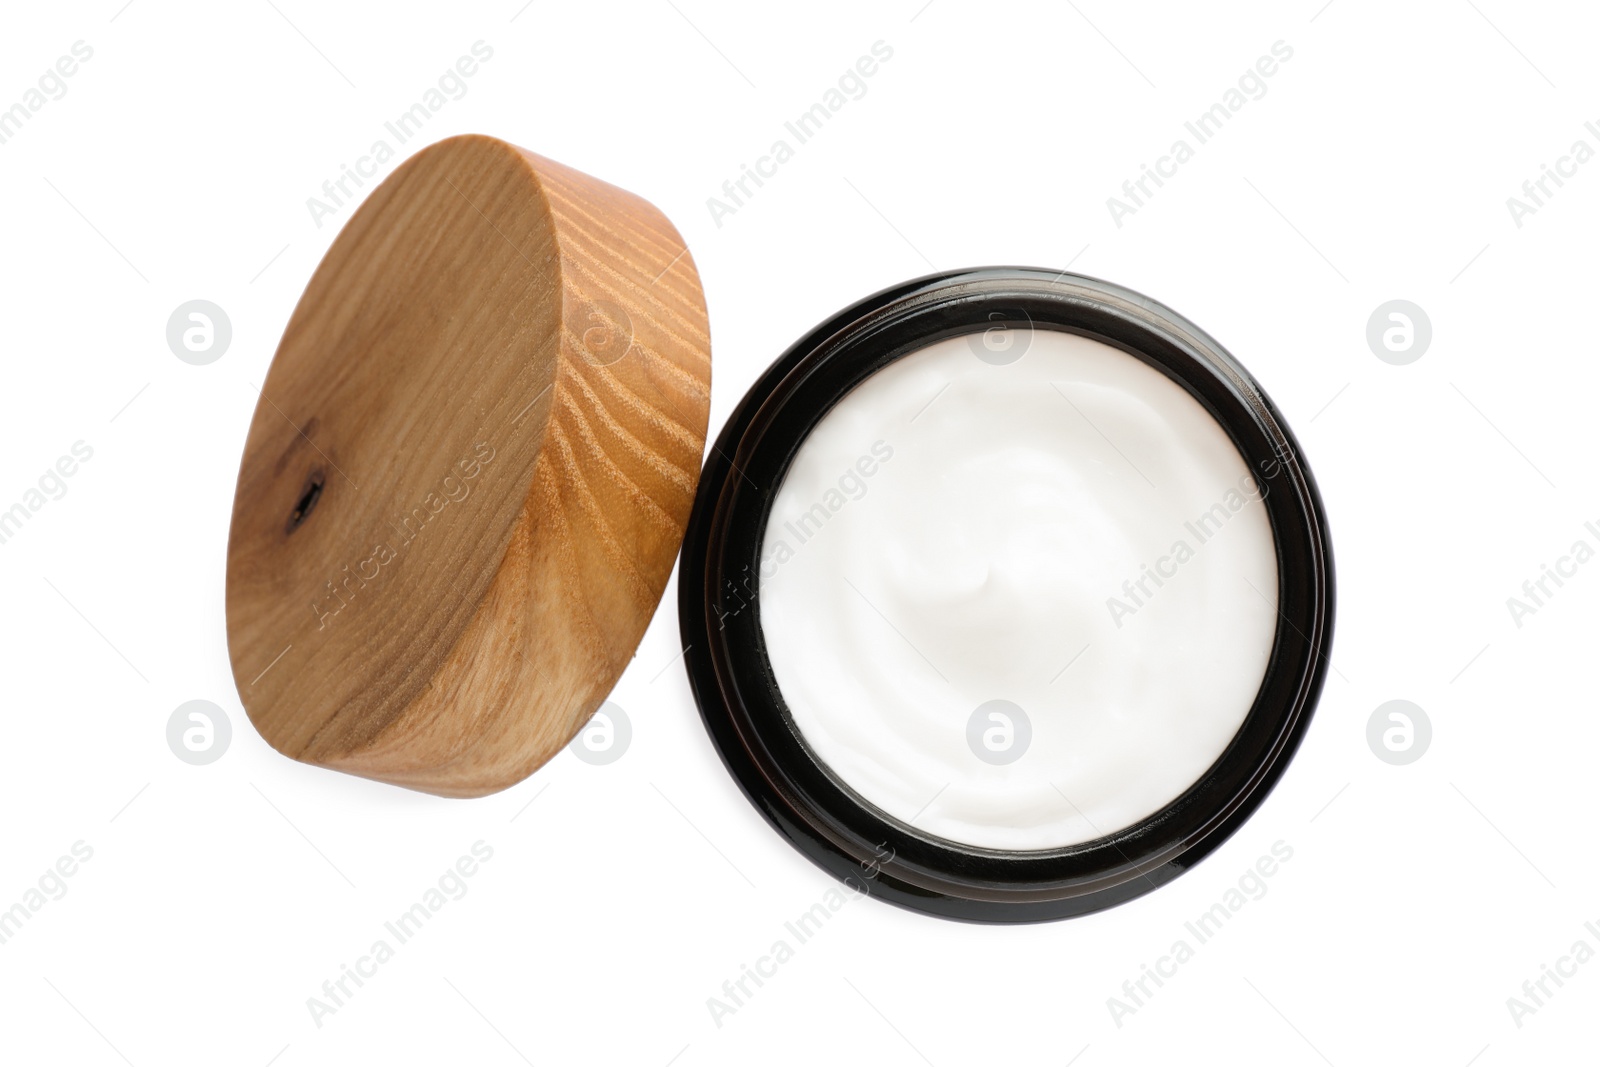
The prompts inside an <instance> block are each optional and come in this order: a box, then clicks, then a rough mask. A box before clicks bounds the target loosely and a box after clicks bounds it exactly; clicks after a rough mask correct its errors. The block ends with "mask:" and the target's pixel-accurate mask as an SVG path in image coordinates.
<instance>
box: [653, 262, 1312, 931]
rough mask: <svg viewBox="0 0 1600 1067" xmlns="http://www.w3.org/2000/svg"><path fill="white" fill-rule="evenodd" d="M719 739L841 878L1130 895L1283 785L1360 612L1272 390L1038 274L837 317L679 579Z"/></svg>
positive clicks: (1031, 902)
mask: <svg viewBox="0 0 1600 1067" xmlns="http://www.w3.org/2000/svg"><path fill="white" fill-rule="evenodd" d="M679 617H680V624H681V627H682V632H683V640H684V643H685V645H686V646H687V647H688V651H687V653H686V655H685V662H686V665H687V668H688V672H689V677H690V682H691V686H692V688H693V690H694V693H695V698H696V701H697V703H698V705H699V707H700V711H701V714H702V717H703V719H704V721H705V724H706V727H707V729H708V731H709V733H710V735H711V738H712V740H713V742H714V743H715V745H716V747H717V748H718V751H719V752H720V754H721V756H722V759H723V760H724V762H725V763H726V765H727V766H728V768H729V770H730V771H731V772H732V774H733V775H734V777H735V779H736V780H737V781H738V782H739V784H740V786H741V787H742V788H743V789H744V791H745V793H746V794H747V795H748V796H749V797H750V799H751V801H752V802H753V803H754V804H755V806H756V807H757V809H758V810H760V811H761V812H762V814H763V815H765V816H766V817H767V819H768V820H769V821H770V822H772V824H773V825H774V826H775V827H776V828H777V829H778V830H779V832H780V833H782V834H784V835H785V836H786V837H787V838H789V840H790V841H792V842H793V843H795V845H796V846H797V847H799V848H800V849H801V850H802V851H803V852H805V854H806V855H808V856H809V857H810V858H811V859H812V860H814V861H815V862H817V863H818V864H819V865H821V866H822V867H823V868H824V869H826V870H828V871H829V872H830V873H832V874H833V875H835V876H836V877H838V878H841V879H844V880H847V881H849V882H850V883H852V884H853V885H856V886H857V887H865V888H867V889H868V890H869V891H870V892H871V893H873V894H875V895H878V896H881V897H883V898H884V899H886V900H889V901H891V902H893V903H896V904H900V905H902V906H905V907H909V908H912V909H915V910H918V911H923V912H928V913H932V914H937V915H941V916H946V917H950V918H958V919H967V920H974V921H984V922H1025V921H1039V920H1047V919H1057V918H1064V917H1068V916H1072V915H1078V914H1082V913H1085V912H1088V911H1093V910H1096V909H1099V908H1104V907H1108V906H1110V905H1113V904H1117V903H1120V902H1122V901H1124V900H1127V899H1129V898H1131V897H1134V896H1138V895H1139V894H1141V893H1144V892H1147V891H1149V890H1150V889H1152V888H1154V887H1156V886H1158V885H1160V884H1161V883H1163V882H1165V881H1168V880H1170V879H1172V878H1174V877H1176V876H1177V875H1178V874H1180V873H1182V871H1184V870H1185V869H1187V868H1188V867H1190V866H1192V865H1193V864H1194V863H1196V862H1198V861H1199V860H1200V859H1201V858H1203V857H1204V856H1205V855H1207V854H1208V853H1209V852H1210V851H1211V850H1212V849H1214V848H1216V847H1217V845H1218V844H1220V843H1221V842H1222V841H1223V840H1224V839H1225V838H1226V837H1227V836H1228V835H1229V834H1230V833H1232V832H1233V830H1235V829H1237V828H1238V826H1239V825H1240V824H1241V823H1242V822H1243V821H1244V819H1246V818H1247V817H1248V816H1249V814H1250V813H1251V812H1252V811H1253V810H1254V809H1255V808H1256V806H1257V805H1259V804H1260V802H1261V801H1262V799H1263V798H1264V796H1265V795H1266V793H1267V791H1268V790H1270V788H1271V787H1272V785H1273V784H1274V783H1275V782H1276V780H1277V779H1278V777H1279V775H1281V774H1282V773H1283V770H1284V767H1285V766H1286V764H1287V761H1288V759H1289V757H1290V756H1291V755H1292V753H1293V751H1294V749H1295V747H1296V745H1297V744H1298V742H1299V740H1300V738H1301V736H1302V735H1303V734H1304V732H1305V729H1306V727H1307V724H1308V722H1309V719H1310V715H1311V711H1312V708H1313V706H1314V704H1315V702H1316V698H1317V695H1318V693H1319V692H1320V689H1321V686H1322V682H1323V678H1324V674H1325V672H1326V667H1327V652H1328V643H1329V640H1330V637H1331V627H1332V621H1333V572H1332V557H1331V551H1330V545H1329V541H1328V534H1327V522H1326V519H1325V517H1324V515H1323V510H1322V504H1321V501H1320V498H1319V496H1318V494H1317V490H1316V486H1315V483H1314V481H1313V480H1312V477H1311V473H1310V471H1309V470H1308V469H1307V467H1306V465H1305V461H1304V458H1303V456H1302V455H1301V453H1300V450H1299V447H1298V445H1297V444H1296V442H1295V440H1294V438H1293V437H1292V435H1291V434H1290V433H1289V430H1288V428H1287V427H1286V426H1285V425H1284V423H1283V420H1282V418H1281V416H1280V415H1279V414H1278V412H1277V410H1276V409H1275V408H1274V407H1273V405H1272V403H1271V401H1270V400H1269V399H1268V398H1267V397H1266V396H1265V394H1264V393H1263V392H1262V390H1261V388H1260V387H1259V385H1257V384H1256V382H1255V381H1254V380H1253V379H1252V378H1251V377H1250V375H1249V374H1248V373H1247V372H1246V371H1245V370H1244V369H1243V368H1242V367H1241V366H1239V364H1238V363H1237V362H1235V361H1234V360H1233V359H1232V357H1230V356H1229V355H1228V354H1227V353H1226V352H1225V351H1224V350H1223V349H1222V348H1221V346H1220V345H1218V344H1217V343H1216V342H1215V341H1214V340H1212V339H1211V338H1210V337H1208V336H1207V335H1206V334H1205V333H1203V332H1202V331H1201V330H1199V329H1198V328H1197V327H1196V326H1194V325H1193V324H1192V323H1190V322H1188V321H1187V320H1185V319H1183V318H1182V317H1180V316H1179V315H1177V314H1176V313H1174V312H1173V311H1171V310H1170V309H1168V308H1165V307H1163V306H1161V305H1160V304H1157V303H1155V302H1154V301H1152V300H1149V299H1147V298H1145V297H1143V296H1140V295H1139V294H1137V293H1133V292H1130V291H1128V290H1126V289H1123V288H1120V287H1118V286H1115V285H1111V284H1108V283H1106V282H1102V281H1097V280H1094V279H1090V278H1085V277H1080V276H1076V275H1070V274H1065V273H1056V272H1052V271H1044V270H1037V269H1024V268H990V269H981V270H970V271H961V272H955V273H950V274H943V275H937V276H933V277H929V278H923V279H918V280H915V281H912V282H908V283H906V284H904V285H901V286H898V287H896V288H893V289H890V290H886V291H884V292H882V293H879V294H877V295H875V296H872V297H869V298H868V299H866V300H864V301H862V302H861V303H859V304H857V305H855V306H854V307H851V308H848V309H846V310H845V311H843V312H841V313H839V314H838V315H836V316H834V317H833V318H832V319H830V320H829V321H827V322H825V323H823V324H822V325H820V326H818V327H817V328H816V329H815V330H813V331H812V332H811V333H810V334H809V335H808V336H807V337H805V338H804V339H802V340H801V341H800V342H799V343H798V344H796V345H795V346H794V347H793V348H791V349H790V350H789V351H788V352H787V353H785V354H784V355H783V356H782V357H781V358H780V359H779V360H778V361H777V362H776V363H775V364H774V365H773V366H772V367H771V368H770V369H769V370H768V371H767V372H766V373H765V374H764V375H763V376H762V377H761V378H760V380H758V381H757V382H756V384H755V385H754V386H753V387H752V388H751V390H750V391H749V393H748V394H747V395H746V396H745V398H744V399H743V401H742V402H741V403H740V404H739V406H738V407H737V408H736V409H735V411H734V412H733V414H732V415H731V417H730V418H729V420H728V423H727V425H726V427H725V428H724V430H723V432H722V435H721V437H720V439H719V441H718V443H717V446H716V447H715V448H714V449H712V450H711V452H710V455H709V458H708V460H707V464H706V467H705V469H704V471H703V472H702V476H701V482H700V486H699V491H698V495H697V499H696V501H695V505H694V509H693V512H692V514H691V517H690V521H689V526H688V530H687V533H686V535H685V540H684V547H683V554H682V559H681V568H680V572H679Z"/></svg>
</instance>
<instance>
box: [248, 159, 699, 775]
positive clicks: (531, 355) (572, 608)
mask: <svg viewBox="0 0 1600 1067" xmlns="http://www.w3.org/2000/svg"><path fill="white" fill-rule="evenodd" d="M710 383H711V353H710V336H709V333H708V327H707V322H706V310H705V299H704V295H703V293H702V292H701V288H700V281H699V276H698V275H697V274H696V272H695V267H694V262H693V260H692V259H691V258H690V256H689V254H688V252H687V250H686V249H685V246H684V243H683V239H682V238H681V237H680V236H679V235H678V232H677V230H675V229H674V228H673V226H672V224H671V223H670V222H668V221H667V219H666V218H665V217H664V216H663V215H662V214H661V213H660V212H659V211H657V210H656V209H655V208H654V207H652V206H651V205H650V204H648V203H646V202H645V201H644V200H641V199H639V198H638V197H636V196H633V195H632V194H630V193H627V192H624V191H623V190H621V189H618V188H615V187H614V186H611V185H607V184H606V183H604V182H601V181H597V180H596V179H594V178H590V177H588V176H587V175H584V174H580V173H578V172H577V171H574V170H570V169H568V168H566V167H563V166H561V165H560V164H558V163H555V162H552V161H551V160H548V159H544V158H541V157H540V156H536V155H534V154H533V153H531V152H527V151H524V150H522V149H520V148H517V147H516V146H514V145H510V144H507V143H505V142H504V141H499V140H495V139H494V138H490V137H479V136H471V137H457V138H453V139H451V140H448V141H443V142H441V143H439V144H436V145H433V146H431V147H429V148H426V149H424V150H423V151H421V152H419V153H418V154H417V155H416V156H414V157H412V158H411V159H410V160H408V161H406V162H405V163H404V164H402V165H401V166H400V167H399V168H397V169H396V170H395V172H394V174H393V175H392V176H391V177H390V178H389V179H388V180H387V181H385V182H384V183H383V184H382V185H381V186H379V187H378V188H377V189H376V190H374V191H373V193H372V194H371V196H370V197H369V198H368V199H367V201H366V202H365V203H364V204H362V206H361V208H360V209H359V210H358V211H357V212H356V213H355V214H354V216H353V217H352V218H351V219H350V222H349V224H348V225H347V226H346V227H345V228H344V231H343V232H342V233H340V235H339V237H338V239H337V240H336V241H335V242H334V244H333V247H332V248H331V249H329V251H328V254H327V256H326V257H325V258H324V259H323V261H322V264H321V266H319V267H318V268H317V272H316V274H315V275H314V276H313V277H312V279H311V283H310V285H309V286H307V288H306V291H305V294H304V296H302V297H301V299H300V304H299V306H298V307H297V308H296V309H295V313H294V317H293V318H292V319H291V320H290V322H289V325H288V328H287V329H286V330H285V331H284V335H283V341H282V343H281V344H280V345H279V347H278V352H277V355H276V357H275V358H274V359H273V361H272V368H271V370H270V371H269V373H268V374H267V377H266V380H265V382H264V384H263V385H262V388H261V400H260V402H259V403H258V404H257V406H256V411H255V417H254V419H253V420H252V422H251V424H250V433H249V437H248V438H247V440H246V442H245V450H244V459H243V462H242V464H241V467H240V470H239V484H238V489H237V492H236V495H235V498H234V505H233V526H232V530H231V533H230V536H229V543H228V591H227V611H228V646H229V652H230V656H231V659H232V661H233V674H234V680H235V682H236V683H237V685H238V688H239V695H240V699H241V700H242V701H243V703H244V707H245V710H246V711H247V712H248V713H249V715H250V719H251V721H252V722H253V723H254V724H255V726H256V729H257V730H259V731H260V732H261V735H262V736H263V737H265V738H266V739H267V740H268V741H269V742H270V743H271V744H272V745H273V747H275V748H277V749H278V750H279V751H280V752H283V753H285V754H286V755H289V756H292V757H294V758H295V759H298V760H303V761H304V762H307V763H314V764H318V765H320V766H325V767H332V768H335V769H337V770H341V771H347V772H349V773H351V774H359V775H363V776H366V777H369V778H377V779H381V780H383V781H387V782H393V783H395V784H397V785H404V786H409V787H411V788H413V789H421V790H425V791H427V792H430V793H438V794H441V795H446V796H479V795H482V794H485V793H491V792H494V791H496V790H499V789H504V788H505V787H507V786H509V785H512V784H514V783H516V782H518V781H521V780H522V779H523V778H525V777H527V776H528V775H529V774H531V773H533V771H534V770H535V769H537V768H538V767H539V766H540V765H541V764H543V763H544V762H545V761H546V760H548V759H549V758H550V757H551V756H553V755H555V754H556V753H557V752H558V751H560V749H561V748H562V747H563V746H564V745H565V744H566V743H567V742H568V741H569V740H571V738H572V737H573V736H574V735H575V734H576V733H577V731H578V730H579V729H580V728H581V727H582V726H583V724H584V723H585V722H586V721H587V720H588V718H589V716H590V715H591V714H592V713H593V712H594V710H595V709H596V708H597V707H599V705H600V704H601V702H602V701H603V700H604V699H605V697H606V694H607V693H609V692H610V690H611V688H612V686H613V685H614V684H615V682H616V680H617V677H618V676H619V675H620V674H621V673H622V670H623V668H624V667H625V666H626V665H627V663H628V661H629V659H630V658H631V657H632V655H633V653H634V650H635V648H636V647H637V645H638V642H639V640H640V638H641V637H642V636H643V634H644V631H645V627H646V625H647V624H648V622H649V620H650V617H651V615H652V614H653V613H654V611H655V607H656V602H657V601H658V600H659V599H660V597H661V592H662V589H663V588H664V587H665V585H666V582H667V576H668V574H669V573H670V572H671V570H672V564H673V560H674V558H675V557H676V555H677V552H678V546H679V542H680V541H681V539H682V537H683V529H684V525H685V523H686V522H687V521H688V517H689V507H690V504H691V503H692V502H693V498H694V490H695V484H696V481H697V479H698V477H699V471H700V458H701V452H702V449H703V446H704V444H705V433H706V419H707V414H708V409H709V404H710Z"/></svg>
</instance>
